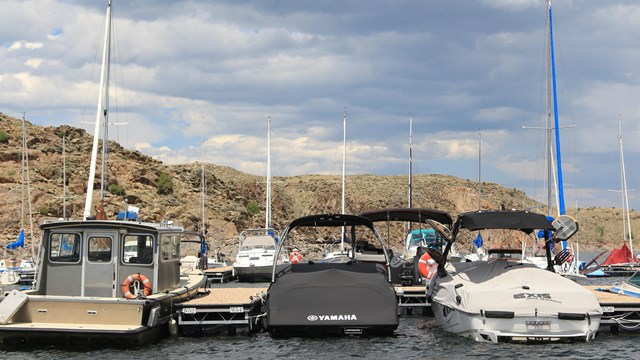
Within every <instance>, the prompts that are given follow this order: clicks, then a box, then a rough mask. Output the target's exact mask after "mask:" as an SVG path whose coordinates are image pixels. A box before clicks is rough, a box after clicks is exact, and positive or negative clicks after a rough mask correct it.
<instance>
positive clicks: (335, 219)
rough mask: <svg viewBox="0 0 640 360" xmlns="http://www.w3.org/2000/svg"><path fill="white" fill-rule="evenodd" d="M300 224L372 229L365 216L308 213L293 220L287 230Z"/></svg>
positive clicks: (370, 222) (371, 224) (371, 223)
mask: <svg viewBox="0 0 640 360" xmlns="http://www.w3.org/2000/svg"><path fill="white" fill-rule="evenodd" d="M301 226H366V227H368V228H369V229H371V230H373V229H374V227H373V222H372V221H371V220H369V219H367V218H365V217H362V216H358V215H346V214H323V215H309V216H304V217H301V218H297V219H295V220H293V221H292V222H291V223H290V224H289V226H288V230H291V229H293V228H296V227H301Z"/></svg>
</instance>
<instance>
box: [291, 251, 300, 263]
mask: <svg viewBox="0 0 640 360" xmlns="http://www.w3.org/2000/svg"><path fill="white" fill-rule="evenodd" d="M300 260H302V255H301V254H300V252H299V251H298V249H293V251H292V252H291V253H289V262H290V263H292V264H297V263H299V262H300Z"/></svg>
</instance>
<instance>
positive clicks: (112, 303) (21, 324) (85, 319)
mask: <svg viewBox="0 0 640 360" xmlns="http://www.w3.org/2000/svg"><path fill="white" fill-rule="evenodd" d="M205 284H206V276H205V275H204V274H203V273H202V272H193V273H191V274H189V275H187V276H186V277H184V281H183V283H182V286H181V287H178V288H175V289H172V290H169V291H167V292H166V293H165V292H163V293H157V294H152V295H150V296H148V297H145V298H136V299H125V298H108V297H82V296H60V295H36V294H29V293H28V292H27V293H26V294H25V293H19V294H9V295H8V296H6V297H5V298H4V299H2V303H0V307H2V308H3V310H6V308H7V307H9V308H11V305H8V306H4V304H11V303H14V302H15V301H17V300H16V299H18V300H19V299H20V298H22V299H26V301H22V302H21V303H16V305H15V306H14V308H13V309H12V311H10V312H8V313H9V315H10V316H9V317H8V318H7V319H6V320H5V321H4V322H2V323H0V343H1V344H3V345H9V346H16V345H20V346H32V345H36V344H50V345H56V346H77V345H98V344H99V345H105V346H127V345H142V344H146V343H150V342H154V341H157V340H160V339H161V338H163V337H165V336H166V335H168V333H169V331H168V330H169V322H170V321H171V319H172V318H174V317H175V313H174V310H175V309H174V307H173V305H175V304H176V303H180V302H183V301H186V300H188V299H190V298H193V297H195V296H197V295H198V289H199V288H201V287H203V286H204V285H205ZM12 296H13V298H12ZM5 301H6V302H7V303H4V302H5ZM4 314H5V312H3V315H4Z"/></svg>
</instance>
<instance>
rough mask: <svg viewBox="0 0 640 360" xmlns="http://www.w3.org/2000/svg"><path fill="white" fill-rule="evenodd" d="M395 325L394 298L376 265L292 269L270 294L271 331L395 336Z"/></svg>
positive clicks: (269, 319)
mask: <svg viewBox="0 0 640 360" xmlns="http://www.w3.org/2000/svg"><path fill="white" fill-rule="evenodd" d="M398 321H399V319H398V305H397V300H396V294H395V291H394V289H393V286H392V285H391V284H390V283H389V282H388V281H387V279H386V271H385V270H384V268H382V265H380V264H374V263H346V264H341V263H335V264H329V263H321V264H296V265H292V267H291V271H290V272H288V273H285V274H283V275H282V276H280V277H279V278H277V279H276V281H275V282H274V283H272V284H271V286H270V287H269V290H268V299H267V326H268V327H269V328H276V327H277V328H305V331H308V330H309V328H314V327H317V328H327V327H333V328H361V329H373V330H375V329H376V328H381V329H386V330H388V329H391V330H394V329H395V328H397V326H398Z"/></svg>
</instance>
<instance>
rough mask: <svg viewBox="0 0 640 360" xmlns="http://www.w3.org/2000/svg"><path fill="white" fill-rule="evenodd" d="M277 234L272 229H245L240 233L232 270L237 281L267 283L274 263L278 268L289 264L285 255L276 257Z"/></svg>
mask: <svg viewBox="0 0 640 360" xmlns="http://www.w3.org/2000/svg"><path fill="white" fill-rule="evenodd" d="M279 236H280V235H279V234H278V232H277V231H276V230H274V229H263V228H259V229H247V230H245V231H243V232H241V233H240V245H239V246H238V254H237V255H236V261H234V262H233V270H234V271H235V273H236V276H237V277H238V281H247V282H260V281H269V280H270V279H271V272H272V270H273V266H274V263H275V265H276V267H278V268H280V267H282V266H284V265H285V264H286V263H288V262H289V258H288V257H287V255H286V254H284V253H281V254H279V255H277V256H276V246H277V240H276V239H278V238H279Z"/></svg>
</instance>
